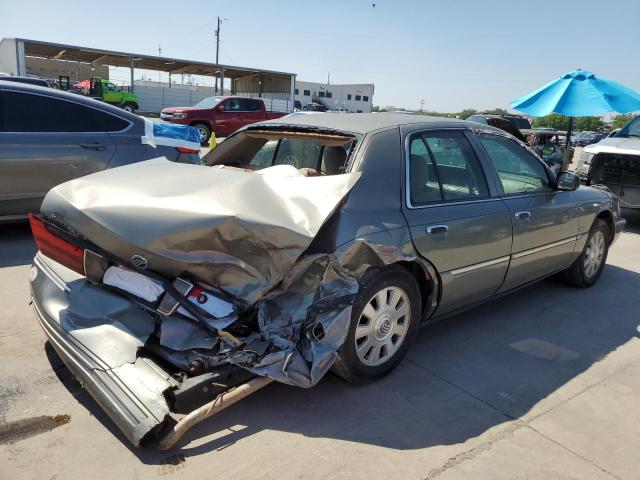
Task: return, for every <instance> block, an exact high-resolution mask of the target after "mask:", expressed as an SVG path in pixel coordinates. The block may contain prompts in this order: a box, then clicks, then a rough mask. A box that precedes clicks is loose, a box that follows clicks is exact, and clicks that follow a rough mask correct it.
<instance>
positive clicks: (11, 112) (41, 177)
mask: <svg viewBox="0 0 640 480" xmlns="http://www.w3.org/2000/svg"><path fill="white" fill-rule="evenodd" d="M0 103H2V105H1V108H0V216H14V215H16V216H17V215H25V214H26V213H28V212H37V211H39V210H40V204H41V203H42V199H43V198H44V196H45V194H46V193H47V192H48V191H49V190H50V189H51V188H52V187H54V186H56V185H58V184H60V183H62V182H65V181H67V180H70V179H72V178H76V177H80V176H83V175H87V174H89V173H93V172H96V171H99V170H102V169H104V168H106V167H107V165H108V164H109V162H110V160H111V158H112V157H113V155H114V152H115V151H116V145H115V143H114V142H113V140H112V139H111V137H110V136H109V133H107V132H108V131H116V130H122V129H126V128H128V127H129V125H130V122H127V121H125V120H123V119H121V118H119V117H115V116H112V115H110V114H109V113H106V112H104V111H102V110H98V109H95V108H92V107H89V106H86V105H84V104H81V103H75V102H72V101H69V100H66V99H62V98H60V97H55V96H48V95H44V94H41V93H33V92H28V91H22V90H9V89H7V90H2V91H0Z"/></svg>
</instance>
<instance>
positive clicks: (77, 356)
mask: <svg viewBox="0 0 640 480" xmlns="http://www.w3.org/2000/svg"><path fill="white" fill-rule="evenodd" d="M56 270H57V271H56ZM61 272H62V273H61ZM68 272H69V271H67V270H66V269H64V267H62V266H60V265H59V264H56V263H55V262H53V261H51V260H48V259H46V257H43V256H42V255H41V254H38V255H36V258H35V259H34V263H33V266H32V271H31V276H30V279H31V295H32V300H33V309H34V312H35V315H36V318H37V319H38V322H39V323H40V325H41V326H42V329H43V330H44V332H45V334H46V336H47V338H48V339H49V342H50V343H51V345H52V346H53V348H54V349H55V351H56V352H57V353H58V355H59V356H60V358H61V359H62V361H63V362H64V363H65V365H66V366H67V367H68V368H69V370H70V371H71V372H72V373H73V375H74V376H75V377H76V379H77V380H78V381H79V382H80V383H81V384H82V385H83V387H84V388H85V389H86V390H87V392H88V393H89V394H90V395H91V396H92V397H93V399H94V400H95V401H96V402H97V403H98V404H99V405H100V407H101V408H102V409H103V410H104V411H105V412H106V413H107V415H108V416H109V418H111V420H112V421H113V422H114V423H115V424H116V426H117V427H118V428H119V429H120V430H121V431H122V432H123V433H124V435H125V436H126V437H127V439H128V440H129V441H130V442H131V443H132V444H133V445H134V446H136V447H138V446H141V443H144V439H145V437H150V436H153V435H152V433H154V432H156V431H157V430H158V429H159V428H160V427H161V426H162V424H163V423H164V421H165V420H166V418H167V417H168V415H169V407H168V405H167V403H166V400H165V397H164V395H163V392H165V391H166V390H167V389H171V388H173V387H175V385H176V384H175V382H174V381H173V380H172V378H171V377H170V376H169V375H168V374H167V373H166V372H164V371H163V370H162V369H161V368H160V367H159V366H158V365H156V364H155V363H154V362H153V361H151V360H150V359H147V358H136V354H137V349H138V348H139V347H140V346H141V337H143V336H144V332H141V331H140V329H139V328H136V326H134V325H129V326H128V325H126V324H124V323H122V322H121V321H116V320H114V319H115V318H117V317H116V315H115V314H116V313H117V314H118V315H123V314H124V315H123V317H121V318H120V320H122V319H123V318H126V316H127V315H126V314H127V313H128V312H126V306H125V311H122V307H123V304H122V302H121V301H120V302H116V303H118V304H119V305H118V306H117V308H118V310H119V312H116V310H114V311H113V313H114V315H110V312H108V311H107V312H106V313H105V314H104V316H102V315H100V312H99V309H100V307H101V306H102V305H103V304H104V301H105V298H100V297H104V296H105V295H106V296H111V295H112V294H110V293H109V292H105V291H101V290H99V289H96V288H92V287H91V286H90V285H89V283H88V282H87V281H86V280H84V279H83V278H81V277H80V278H76V279H75V280H72V281H68V280H69V279H68V278H64V277H65V276H66V274H67V273H68ZM60 273H61V274H60ZM74 294H76V295H82V296H83V297H84V298H85V299H86V302H88V303H86V302H85V305H81V306H80V308H86V309H87V318H86V319H85V318H80V317H78V316H77V314H78V308H74V307H72V306H71V305H70V298H71V297H72V296H73V295H74ZM90 297H93V298H90ZM95 302H97V304H96V303H95ZM90 304H93V305H94V306H95V307H97V308H95V311H94V312H93V315H91V312H89V309H90V308H91V305H90ZM138 310H139V309H138ZM141 313H142V312H141ZM134 317H135V316H134ZM140 319H141V317H139V316H138V318H133V320H140ZM136 330H137V331H136ZM92 331H94V332H95V335H92ZM133 332H136V334H134V333H133ZM96 341H98V342H101V343H102V345H98V344H97V343H96ZM101 348H102V349H103V351H108V350H119V351H117V352H115V354H113V355H100V353H101V352H100V349H101ZM128 350H132V351H128ZM125 358H126V359H127V360H130V361H123V360H124V359H125Z"/></svg>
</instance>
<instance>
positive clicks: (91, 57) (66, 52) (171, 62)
mask: <svg viewBox="0 0 640 480" xmlns="http://www.w3.org/2000/svg"><path fill="white" fill-rule="evenodd" d="M3 40H4V39H3ZM6 40H9V39H6ZM14 40H15V41H17V42H23V44H24V54H25V56H27V57H40V58H47V59H51V60H67V61H72V62H82V63H90V64H92V65H94V66H95V65H109V66H112V67H129V66H130V63H131V59H133V65H134V67H135V68H141V69H146V70H158V71H161V72H167V73H171V74H180V73H186V74H192V75H219V74H220V73H221V71H222V69H224V76H225V78H239V77H244V76H247V75H250V74H254V73H265V74H270V75H276V76H287V77H291V76H293V75H295V74H293V73H287V72H277V71H273V70H265V69H261V68H250V67H237V66H233V65H223V64H216V63H209V62H199V61H195V60H184V59H178V58H171V57H160V56H155V55H142V54H139V53H130V52H119V51H116V50H103V49H99V48H92V47H81V46H78V45H65V44H61V43H53V42H43V41H40V40H29V39H26V38H15V39H14Z"/></svg>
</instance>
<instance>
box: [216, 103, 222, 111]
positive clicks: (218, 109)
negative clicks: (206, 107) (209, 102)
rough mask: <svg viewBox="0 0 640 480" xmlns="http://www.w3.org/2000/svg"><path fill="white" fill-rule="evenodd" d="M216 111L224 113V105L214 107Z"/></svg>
mask: <svg viewBox="0 0 640 480" xmlns="http://www.w3.org/2000/svg"><path fill="white" fill-rule="evenodd" d="M216 110H217V111H219V112H224V105H218V106H217V107H216Z"/></svg>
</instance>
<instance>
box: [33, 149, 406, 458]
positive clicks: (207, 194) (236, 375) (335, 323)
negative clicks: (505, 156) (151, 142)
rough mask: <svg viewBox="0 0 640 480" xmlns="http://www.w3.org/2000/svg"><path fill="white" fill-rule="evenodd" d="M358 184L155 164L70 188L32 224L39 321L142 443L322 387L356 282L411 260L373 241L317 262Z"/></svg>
mask: <svg viewBox="0 0 640 480" xmlns="http://www.w3.org/2000/svg"><path fill="white" fill-rule="evenodd" d="M333 141H335V139H333ZM358 178H359V174H358V173H341V174H338V175H330V176H324V177H320V176H318V177H307V176H305V175H302V174H301V173H300V172H299V171H298V170H297V169H295V168H294V167H292V166H290V165H280V166H276V167H270V168H265V169H263V170H261V171H259V172H255V171H246V170H243V169H239V168H232V167H227V166H214V167H205V166H201V165H187V164H176V163H173V162H168V161H166V160H151V161H148V162H144V163H141V164H135V165H131V166H125V167H121V168H118V169H114V170H111V171H107V172H101V173H98V174H94V175H91V176H88V177H83V178H80V179H77V180H73V181H71V182H67V183H65V184H63V185H60V186H58V187H56V188H54V189H53V190H52V191H51V192H49V194H48V195H47V197H46V198H45V201H44V203H43V207H42V214H41V215H40V216H38V217H35V216H32V218H31V222H32V229H33V231H34V236H35V238H36V242H37V244H38V248H39V252H38V254H37V255H36V258H35V259H34V263H33V267H32V271H31V278H30V280H31V293H32V299H33V308H34V310H35V313H36V316H37V318H38V320H39V322H40V324H41V325H42V328H43V329H44V331H45V333H46V334H47V337H48V338H49V340H50V342H51V344H52V346H53V347H54V348H55V350H56V351H57V352H58V354H59V355H60V357H61V358H62V360H63V361H64V363H65V364H66V365H67V366H68V367H69V369H70V370H71V371H72V372H73V374H74V375H75V376H76V378H77V379H78V380H79V381H80V382H81V383H82V384H83V385H84V386H85V388H86V389H87V391H88V392H89V393H90V394H91V396H92V397H93V398H94V399H95V400H96V402H97V403H98V404H99V405H100V406H101V408H103V409H104V410H105V412H106V413H107V414H108V415H109V417H110V418H111V419H112V420H113V421H114V423H115V424H116V425H117V426H118V428H119V429H120V430H121V431H122V432H123V433H124V434H125V435H126V437H127V439H128V440H129V441H130V442H131V443H132V444H133V445H134V446H141V445H145V444H147V443H150V442H152V441H154V440H155V439H157V438H158V435H159V434H164V433H166V432H167V431H168V432H169V434H168V435H169V436H168V437H165V439H164V441H163V442H161V448H168V447H170V446H171V445H173V444H174V443H175V441H177V439H178V438H179V436H181V435H182V433H184V431H186V429H188V428H189V427H190V426H191V425H193V424H194V422H197V421H200V420H201V419H203V418H206V416H208V415H210V414H212V413H214V412H215V411H218V410H219V409H221V408H224V406H225V405H228V404H231V403H233V402H234V401H237V400H238V399H240V398H242V397H243V396H245V395H247V394H249V393H252V392H253V391H256V390H257V389H259V388H261V387H263V386H264V385H266V384H267V383H268V382H269V381H271V380H275V381H279V382H282V383H286V384H289V385H295V386H300V387H311V386H313V385H315V384H316V383H317V382H318V381H319V380H320V379H321V378H322V377H323V376H324V374H325V373H326V372H327V371H328V369H329V368H330V367H331V366H332V364H333V363H334V361H335V359H336V358H337V349H338V348H339V347H340V345H341V344H342V343H343V341H344V338H345V336H346V333H347V329H348V325H349V322H350V317H351V305H352V302H353V298H354V296H355V294H356V293H357V291H358V278H359V276H360V275H362V274H363V272H364V271H365V270H366V269H367V268H368V267H369V266H372V265H385V264H388V263H392V262H395V261H398V260H402V259H407V256H406V255H404V254H403V253H402V252H401V251H400V250H398V249H397V248H393V247H390V246H388V245H387V246H379V245H373V244H369V243H367V242H366V241H364V240H363V241H356V242H354V243H353V244H352V245H350V246H349V248H348V249H346V250H345V251H343V252H341V253H340V254H337V253H313V254H307V253H306V251H307V249H308V247H309V246H310V245H311V243H312V242H313V240H314V239H315V237H316V236H317V235H318V234H319V232H320V231H321V229H322V227H323V225H324V224H325V223H326V222H327V220H328V219H329V218H330V217H332V216H334V215H339V214H340V211H339V210H340V205H341V203H342V202H343V200H344V198H345V197H346V196H348V194H349V191H350V190H351V188H352V187H353V186H354V185H355V183H356V182H357V181H358ZM247 192H251V194H250V195H247ZM182 415H186V416H184V417H183V418H180V417H181V416H182ZM176 422H177V423H176ZM163 432H164V433H163Z"/></svg>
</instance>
